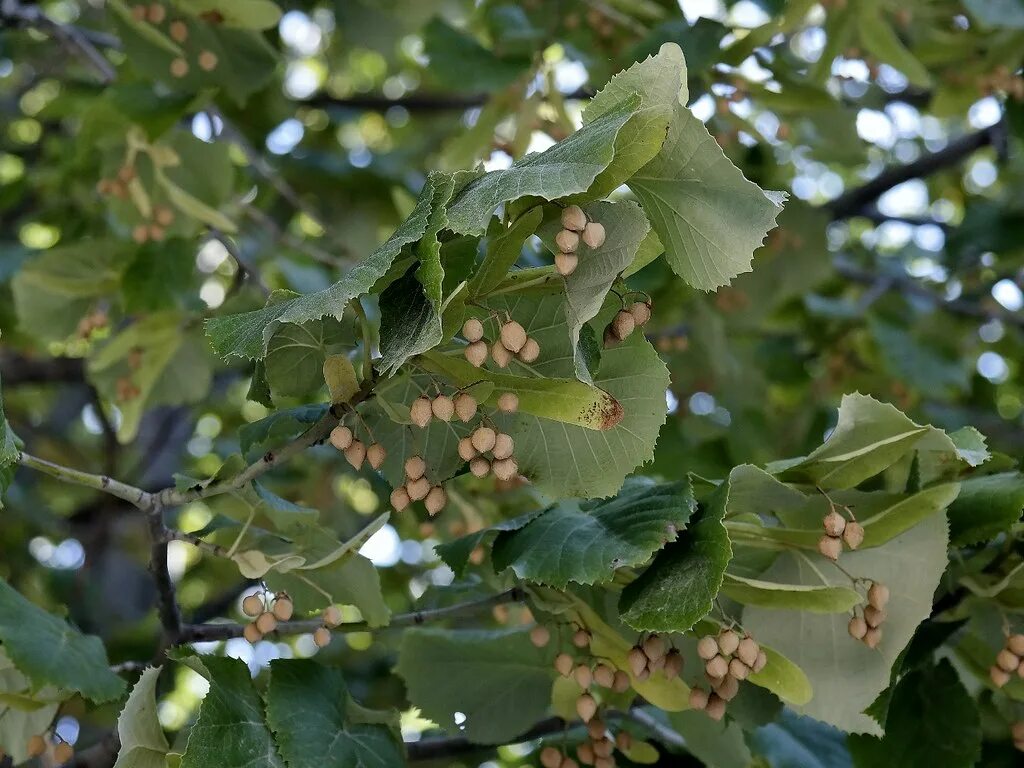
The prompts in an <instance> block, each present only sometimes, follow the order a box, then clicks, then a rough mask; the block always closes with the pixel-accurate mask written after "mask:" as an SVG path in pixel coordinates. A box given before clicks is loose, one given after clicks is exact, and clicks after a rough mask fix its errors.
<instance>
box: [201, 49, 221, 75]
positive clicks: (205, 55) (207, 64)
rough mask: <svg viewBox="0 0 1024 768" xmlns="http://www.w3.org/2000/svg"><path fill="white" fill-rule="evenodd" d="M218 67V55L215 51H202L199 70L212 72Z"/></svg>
mask: <svg viewBox="0 0 1024 768" xmlns="http://www.w3.org/2000/svg"><path fill="white" fill-rule="evenodd" d="M216 66H217V54H215V53H214V52H213V51H202V52H201V53H200V54H199V68H200V69H201V70H203V71H204V72H211V71H212V70H213V69H215V68H216Z"/></svg>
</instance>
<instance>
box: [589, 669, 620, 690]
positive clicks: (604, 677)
mask: <svg viewBox="0 0 1024 768" xmlns="http://www.w3.org/2000/svg"><path fill="white" fill-rule="evenodd" d="M594 682H595V683H597V684H598V685H600V686H601V687H602V688H611V687H612V686H613V685H615V670H614V669H612V668H611V667H609V666H608V665H607V664H598V665H597V666H596V667H594Z"/></svg>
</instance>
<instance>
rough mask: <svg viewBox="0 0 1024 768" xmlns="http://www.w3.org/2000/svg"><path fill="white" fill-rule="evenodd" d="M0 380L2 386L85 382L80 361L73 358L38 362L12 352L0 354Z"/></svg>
mask: <svg viewBox="0 0 1024 768" xmlns="http://www.w3.org/2000/svg"><path fill="white" fill-rule="evenodd" d="M0 378H2V379H3V382H4V386H5V387H10V386H16V385H18V384H77V383H81V382H82V381H84V380H85V372H84V367H83V365H82V361H81V360H79V359H78V358H73V357H51V358H47V359H45V360H40V359H38V358H33V357H24V356H22V355H18V354H15V353H13V352H0Z"/></svg>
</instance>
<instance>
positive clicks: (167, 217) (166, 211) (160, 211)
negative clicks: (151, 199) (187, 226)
mask: <svg viewBox="0 0 1024 768" xmlns="http://www.w3.org/2000/svg"><path fill="white" fill-rule="evenodd" d="M153 218H155V219H156V223H157V224H159V225H160V226H161V227H169V226H171V224H172V222H173V221H174V211H172V210H171V209H170V208H168V207H167V206H166V205H160V206H157V208H156V209H155V210H154V211H153Z"/></svg>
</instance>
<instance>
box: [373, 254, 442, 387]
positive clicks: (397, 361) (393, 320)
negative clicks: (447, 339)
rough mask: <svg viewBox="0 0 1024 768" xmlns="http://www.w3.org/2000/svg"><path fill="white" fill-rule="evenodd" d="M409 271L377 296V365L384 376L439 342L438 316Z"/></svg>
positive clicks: (434, 307) (413, 269) (439, 327)
mask: <svg viewBox="0 0 1024 768" xmlns="http://www.w3.org/2000/svg"><path fill="white" fill-rule="evenodd" d="M414 272H415V268H411V269H410V270H409V271H408V272H407V273H406V274H405V275H404V276H403V277H402V278H400V279H399V280H396V281H395V282H393V283H392V284H391V285H389V286H388V287H387V288H385V289H384V292H383V293H381V295H380V355H381V358H380V363H379V366H378V367H379V368H380V371H381V373H383V374H384V375H385V376H387V375H392V374H394V373H397V371H398V369H399V368H401V367H402V364H403V363H405V361H406V360H408V359H409V358H410V357H412V356H413V355H418V354H420V353H422V352H426V351H427V350H430V349H433V348H434V347H436V346H437V345H438V344H439V343H440V341H441V316H440V315H439V314H438V311H437V307H436V306H435V305H434V303H433V302H432V301H431V300H430V299H429V297H428V296H427V294H426V293H425V292H424V290H423V286H422V285H421V284H420V281H419V280H417V279H416V275H415V274H414Z"/></svg>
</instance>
